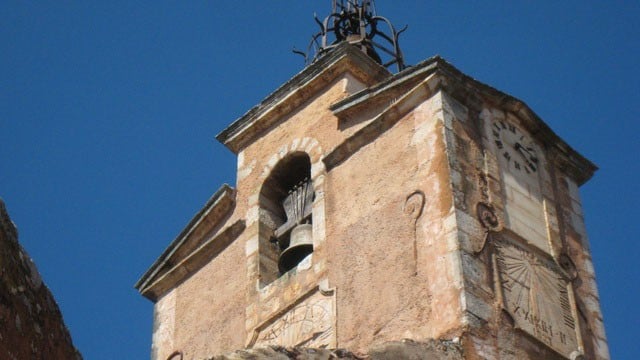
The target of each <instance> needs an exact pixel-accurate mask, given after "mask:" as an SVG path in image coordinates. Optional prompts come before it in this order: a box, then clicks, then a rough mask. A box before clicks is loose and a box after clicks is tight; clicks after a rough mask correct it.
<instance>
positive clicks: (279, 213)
mask: <svg viewBox="0 0 640 360" xmlns="http://www.w3.org/2000/svg"><path fill="white" fill-rule="evenodd" d="M322 157H323V153H322V149H321V147H320V145H319V143H318V141H317V140H316V139H314V138H311V137H304V138H297V139H293V140H292V141H291V142H290V143H289V144H285V145H283V146H282V147H280V148H279V149H278V151H276V152H275V153H274V154H272V155H271V157H269V160H268V161H267V163H266V164H265V165H264V167H263V169H262V171H261V173H260V174H259V175H258V183H259V184H260V186H258V187H257V188H256V189H255V191H254V193H253V194H252V196H250V198H249V199H250V200H249V201H250V204H249V210H248V213H247V227H248V228H249V229H250V230H251V233H253V234H255V235H254V236H253V237H252V238H251V239H249V240H248V244H247V256H248V259H247V260H248V266H249V274H248V275H249V277H250V280H251V283H253V284H255V283H256V282H255V281H256V280H257V283H258V287H259V288H262V287H264V286H267V285H268V284H270V283H271V282H273V281H275V280H276V279H278V278H279V277H280V276H281V275H282V271H281V269H279V268H278V267H277V263H278V257H279V255H280V252H281V250H282V249H281V248H278V246H287V245H288V242H287V240H288V239H287V238H286V236H287V234H286V231H288V230H286V229H285V237H284V238H281V239H280V238H278V237H277V236H275V235H276V234H275V233H274V232H275V230H276V229H278V228H279V227H282V226H283V224H284V223H285V222H287V217H286V214H285V213H284V211H283V209H282V200H283V199H284V197H285V196H286V194H284V192H285V191H288V190H291V188H293V187H294V185H296V184H298V183H300V182H302V181H303V180H304V179H306V178H308V180H309V183H308V184H309V187H310V188H309V189H310V190H309V191H312V194H313V199H312V202H311V211H310V214H308V218H304V219H303V221H304V222H306V223H308V224H309V225H310V227H312V234H313V235H312V237H313V244H314V251H315V248H316V246H318V245H319V244H320V243H321V242H323V241H324V232H325V231H324V196H323V194H324V174H325V172H326V169H325V166H324V163H323V162H322ZM287 171H291V172H292V174H288V173H287ZM297 172H300V173H303V174H300V173H298V174H296V173H297ZM278 235H281V234H278ZM274 237H275V238H276V239H277V240H278V241H279V242H278V243H275V242H274Z"/></svg>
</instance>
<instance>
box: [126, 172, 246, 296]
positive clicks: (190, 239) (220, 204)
mask: <svg viewBox="0 0 640 360" xmlns="http://www.w3.org/2000/svg"><path fill="white" fill-rule="evenodd" d="M235 196H236V191H235V189H233V188H231V187H230V186H229V185H227V184H224V185H223V186H222V187H221V188H220V189H219V190H218V191H216V193H215V194H214V195H213V196H212V197H211V198H210V199H209V201H207V203H206V204H205V206H204V207H203V208H202V209H201V210H200V211H198V213H197V214H196V215H195V216H194V217H193V218H192V219H191V221H190V222H189V224H188V225H187V226H186V227H185V228H184V230H182V232H181V233H180V234H179V235H178V236H177V237H176V238H175V239H174V240H173V241H172V242H171V244H169V246H168V247H167V248H166V249H165V251H164V252H163V253H162V255H160V257H159V258H158V259H157V260H156V261H155V262H154V263H153V265H151V267H150V268H149V270H147V271H146V272H145V274H144V275H142V277H141V278H140V280H138V282H137V283H136V284H135V288H136V289H138V291H140V293H142V295H144V296H145V297H147V298H149V299H151V300H157V298H158V297H160V296H161V295H162V294H163V293H164V292H166V291H167V290H168V289H170V288H172V287H173V286H175V285H176V284H177V283H179V282H180V281H182V280H184V279H186V278H187V277H188V276H189V275H191V274H192V273H194V272H195V271H197V270H198V269H200V268H201V267H202V266H203V265H205V264H206V262H208V261H209V260H210V259H212V258H213V257H215V256H216V255H217V254H218V253H219V252H220V251H222V250H224V248H226V246H227V245H229V244H230V243H231V242H232V241H233V240H234V239H235V238H236V237H237V236H238V235H239V234H240V233H241V232H242V230H243V229H244V221H242V220H239V221H236V222H234V223H233V224H226V221H227V220H228V218H229V216H230V215H231V213H232V212H233V209H234V207H235Z"/></svg>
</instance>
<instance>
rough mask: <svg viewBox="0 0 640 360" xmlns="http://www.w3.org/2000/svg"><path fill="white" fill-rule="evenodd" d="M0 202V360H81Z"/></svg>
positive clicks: (47, 290) (50, 297)
mask: <svg viewBox="0 0 640 360" xmlns="http://www.w3.org/2000/svg"><path fill="white" fill-rule="evenodd" d="M81 358H82V357H81V356H80V353H79V352H78V351H77V350H76V348H75V347H74V346H73V343H72V341H71V337H70V335H69V331H68V330H67V328H66V326H65V324H64V321H63V319H62V314H61V313H60V309H59V308H58V305H57V304H56V302H55V300H54V298H53V296H52V295H51V292H50V291H49V289H48V288H47V287H46V285H45V284H44V283H43V281H42V278H41V277H40V274H39V273H38V270H37V268H36V266H35V264H34V263H33V261H32V260H31V258H30V257H29V255H28V254H27V253H26V251H25V250H24V249H23V248H22V246H20V244H19V243H18V232H17V230H16V228H15V226H14V224H13V223H12V222H11V219H10V218H9V215H8V214H7V211H6V209H5V205H4V203H3V202H2V200H0V359H7V360H23V359H81Z"/></svg>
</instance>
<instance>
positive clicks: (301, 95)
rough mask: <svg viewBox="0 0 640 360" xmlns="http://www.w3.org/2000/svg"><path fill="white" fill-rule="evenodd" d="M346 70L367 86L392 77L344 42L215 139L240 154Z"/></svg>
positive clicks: (385, 70)
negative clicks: (258, 137)
mask: <svg viewBox="0 0 640 360" xmlns="http://www.w3.org/2000/svg"><path fill="white" fill-rule="evenodd" d="M345 73H350V74H351V75H352V76H354V77H355V78H356V79H358V80H359V81H360V82H362V83H363V84H365V85H366V86H372V85H374V84H377V83H379V82H380V81H382V80H384V79H387V78H389V77H390V76H391V74H390V73H389V72H388V71H387V69H385V68H384V67H382V66H380V65H379V64H378V63H376V62H375V61H374V60H373V59H371V58H370V57H369V56H367V55H366V54H364V53H363V52H362V51H360V50H358V49H357V48H356V47H354V46H353V45H350V44H348V43H344V44H342V45H339V46H337V47H336V48H334V49H333V50H331V51H329V52H328V53H327V54H326V55H324V56H323V57H322V58H320V59H318V60H317V61H316V62H314V63H313V64H311V65H309V66H307V67H306V68H305V69H304V70H302V71H301V72H300V73H298V74H297V75H296V76H294V77H293V78H292V79H291V80H289V81H287V82H286V83H285V84H284V85H282V86H281V87H280V88H278V89H277V90H276V91H275V92H273V93H272V94H271V95H269V96H267V98H265V99H264V100H263V101H262V102H261V103H260V104H258V105H256V106H255V107H253V108H252V109H251V110H249V111H248V112H247V113H246V114H245V115H243V116H242V117H240V118H239V119H238V120H236V121H234V122H233V123H232V124H231V125H229V126H228V127H227V128H226V129H224V130H223V131H222V132H221V133H220V134H218V135H217V136H216V139H218V141H220V142H221V143H223V144H224V145H225V146H226V147H227V148H229V149H230V150H231V151H233V152H234V153H236V154H237V153H238V152H239V151H240V150H241V149H243V148H244V147H245V146H246V145H247V144H249V143H251V142H252V141H253V140H255V139H256V137H257V136H260V135H261V134H262V133H263V132H264V131H266V130H267V129H269V128H271V127H272V126H273V125H274V124H276V123H277V122H278V121H280V120H281V119H283V118H285V116H286V115H287V114H289V113H290V112H292V111H294V110H295V109H296V108H298V107H299V106H300V105H301V104H303V103H304V102H306V101H307V100H309V99H311V98H312V97H314V96H315V95H317V94H318V93H319V92H320V91H321V90H322V89H323V88H325V87H326V86H327V85H328V84H330V83H331V82H332V81H334V80H335V79H336V78H338V76H340V75H342V74H345Z"/></svg>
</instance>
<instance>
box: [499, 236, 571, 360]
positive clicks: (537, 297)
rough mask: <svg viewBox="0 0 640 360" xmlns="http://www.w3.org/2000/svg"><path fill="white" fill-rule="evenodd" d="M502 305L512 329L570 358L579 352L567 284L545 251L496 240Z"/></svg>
mask: <svg viewBox="0 0 640 360" xmlns="http://www.w3.org/2000/svg"><path fill="white" fill-rule="evenodd" d="M496 248H497V254H496V255H497V260H498V272H499V275H500V283H501V288H502V294H503V306H504V308H505V310H506V311H507V312H508V313H509V314H510V315H511V316H512V317H513V319H514V322H515V326H516V328H519V329H521V330H522V331H524V332H525V333H527V334H529V335H531V336H533V337H534V338H536V339H538V340H539V341H541V342H543V343H544V344H546V345H547V346H549V347H551V348H552V349H554V350H555V351H557V352H558V353H560V354H562V355H564V356H566V357H567V358H569V359H572V358H574V357H575V356H576V354H579V353H580V344H579V340H578V335H577V329H576V320H575V316H574V301H573V293H572V289H571V284H570V282H569V279H568V278H567V277H566V276H565V274H564V273H563V272H562V270H561V269H560V268H559V266H558V265H557V264H556V263H555V262H554V261H553V259H552V258H551V257H549V256H547V255H546V254H542V253H540V252H539V251H537V250H535V249H529V248H528V247H527V246H525V245H522V244H518V243H516V242H515V241H512V240H501V241H499V242H497V243H496Z"/></svg>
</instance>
